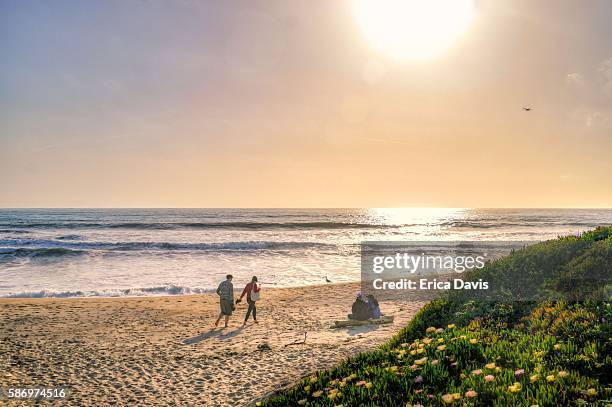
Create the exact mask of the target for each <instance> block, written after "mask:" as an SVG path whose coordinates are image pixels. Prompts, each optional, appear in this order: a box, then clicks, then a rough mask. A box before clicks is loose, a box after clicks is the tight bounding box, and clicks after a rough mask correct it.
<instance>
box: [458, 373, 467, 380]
mask: <svg viewBox="0 0 612 407" xmlns="http://www.w3.org/2000/svg"><path fill="white" fill-rule="evenodd" d="M459 377H460V378H461V379H465V378H466V377H467V376H466V375H465V373H461V374H460V375H459Z"/></svg>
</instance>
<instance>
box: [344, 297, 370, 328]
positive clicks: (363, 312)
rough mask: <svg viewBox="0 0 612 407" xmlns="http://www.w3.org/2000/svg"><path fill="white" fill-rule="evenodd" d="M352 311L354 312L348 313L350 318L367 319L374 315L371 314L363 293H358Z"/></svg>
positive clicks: (356, 319)
mask: <svg viewBox="0 0 612 407" xmlns="http://www.w3.org/2000/svg"><path fill="white" fill-rule="evenodd" d="M351 311H352V314H349V315H348V319H353V320H355V321H365V320H367V319H370V318H371V317H372V316H371V314H370V309H369V308H368V303H367V302H365V301H364V300H363V297H362V296H361V293H357V299H355V302H354V303H353V306H352V307H351Z"/></svg>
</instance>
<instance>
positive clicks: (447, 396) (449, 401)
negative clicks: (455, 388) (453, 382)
mask: <svg viewBox="0 0 612 407" xmlns="http://www.w3.org/2000/svg"><path fill="white" fill-rule="evenodd" d="M442 401H443V402H444V403H445V404H452V403H453V402H454V401H455V398H454V397H453V395H452V394H445V395H444V396H442Z"/></svg>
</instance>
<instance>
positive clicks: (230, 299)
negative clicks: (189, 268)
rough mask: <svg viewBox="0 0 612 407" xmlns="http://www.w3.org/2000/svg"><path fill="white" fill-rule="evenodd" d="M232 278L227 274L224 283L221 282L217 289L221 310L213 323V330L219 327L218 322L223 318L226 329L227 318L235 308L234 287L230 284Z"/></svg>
mask: <svg viewBox="0 0 612 407" xmlns="http://www.w3.org/2000/svg"><path fill="white" fill-rule="evenodd" d="M232 278H233V276H232V275H231V274H228V275H227V276H225V281H222V282H221V284H219V287H218V288H217V295H219V306H220V308H221V312H220V313H219V318H217V322H215V328H216V327H217V326H219V322H220V321H221V318H223V317H224V316H225V327H226V328H227V324H228V322H229V317H230V315H232V312H233V311H234V309H236V306H235V305H234V285H233V284H232Z"/></svg>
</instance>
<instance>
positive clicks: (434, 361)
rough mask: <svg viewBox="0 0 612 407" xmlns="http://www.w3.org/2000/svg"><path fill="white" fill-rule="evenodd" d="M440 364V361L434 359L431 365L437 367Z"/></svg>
mask: <svg viewBox="0 0 612 407" xmlns="http://www.w3.org/2000/svg"><path fill="white" fill-rule="evenodd" d="M438 363H440V361H439V360H438V359H434V360H432V361H431V364H432V365H434V366H436V365H437V364H438Z"/></svg>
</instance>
